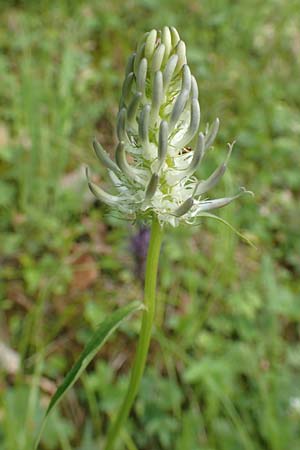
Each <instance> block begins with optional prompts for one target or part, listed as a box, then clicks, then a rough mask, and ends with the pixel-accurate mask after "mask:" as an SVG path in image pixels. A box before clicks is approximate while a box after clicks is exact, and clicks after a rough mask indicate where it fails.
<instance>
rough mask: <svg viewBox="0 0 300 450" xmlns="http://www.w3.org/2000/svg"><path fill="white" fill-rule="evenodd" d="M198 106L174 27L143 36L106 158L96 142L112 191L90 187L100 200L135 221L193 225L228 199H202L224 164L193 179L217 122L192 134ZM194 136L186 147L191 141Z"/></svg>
mask: <svg viewBox="0 0 300 450" xmlns="http://www.w3.org/2000/svg"><path fill="white" fill-rule="evenodd" d="M199 124H200V106H199V100H198V86H197V81H196V80H195V78H194V76H193V75H192V74H191V71H190V69H189V66H188V64H187V59H186V48H185V44H184V42H183V41H182V40H181V39H180V37H179V34H178V32H177V31H176V29H175V28H174V27H171V28H169V27H164V28H163V29H162V31H157V30H152V31H150V32H149V33H146V34H145V35H144V36H143V38H142V40H141V41H140V43H139V44H138V46H137V50H136V52H135V53H133V54H132V55H131V56H130V58H129V61H128V65H127V69H126V74H125V80H124V83H123V88H122V95H121V101H120V108H119V113H118V117H117V136H118V140H119V142H118V145H117V147H116V152H115V161H112V160H111V159H110V157H109V156H108V154H107V153H106V151H105V150H104V149H103V147H102V146H101V144H100V143H99V142H97V141H96V140H94V142H93V146H94V149H95V152H96V155H97V156H98V158H99V159H100V161H101V162H102V163H103V164H104V166H105V167H106V168H107V169H108V173H109V175H110V178H111V181H112V183H113V185H114V186H115V188H116V191H117V194H115V195H112V194H109V193H107V192H106V191H104V189H102V188H101V187H99V186H97V185H96V184H94V183H93V182H92V181H91V180H90V178H89V173H88V170H87V176H88V180H89V187H90V189H91V191H92V192H93V194H94V195H95V196H96V197H97V198H98V199H100V200H101V201H103V202H104V203H106V204H108V205H110V206H112V207H114V208H116V209H117V210H119V211H120V212H121V213H122V214H126V215H129V216H131V217H133V218H136V217H142V218H148V217H151V216H152V213H154V214H155V215H156V217H157V218H158V221H159V222H160V224H161V225H162V224H165V223H169V224H171V225H173V226H176V225H178V224H179V223H180V222H183V221H185V222H187V223H193V222H194V221H195V219H196V218H197V217H200V216H201V214H202V213H203V212H206V211H210V210H213V209H216V208H220V207H222V206H225V205H227V204H229V203H230V202H232V201H233V200H234V199H235V198H237V197H239V196H240V195H241V194H243V193H245V192H247V191H245V189H243V188H242V189H241V191H240V192H239V193H238V194H236V195H234V196H232V197H224V198H218V199H215V200H208V199H207V198H206V197H203V196H204V195H205V194H206V193H207V192H208V191H209V190H210V189H212V188H213V187H214V186H215V185H216V184H217V183H218V181H219V180H220V178H221V177H222V176H223V174H224V172H225V171H226V167H227V162H228V159H229V157H230V154H231V151H232V147H233V144H229V149H228V153H227V156H226V158H225V159H224V162H223V163H222V164H221V165H220V166H219V167H217V169H216V170H215V171H214V172H213V173H212V174H211V175H210V177H209V178H207V179H206V180H199V179H198V178H197V177H196V176H195V172H196V170H197V168H198V167H199V166H200V164H201V163H202V160H203V157H204V155H205V153H206V151H207V150H208V149H209V147H211V145H212V144H213V142H214V140H215V138H216V135H217V132H218V129H219V119H216V120H215V121H214V123H213V124H212V126H211V127H210V128H207V129H206V132H205V133H202V132H201V133H198V131H199ZM196 136H197V140H196V144H195V147H194V149H193V150H192V149H191V148H190V147H189V144H190V143H191V141H193V139H194V138H195V137H196Z"/></svg>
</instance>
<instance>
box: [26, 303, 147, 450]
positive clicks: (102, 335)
mask: <svg viewBox="0 0 300 450" xmlns="http://www.w3.org/2000/svg"><path fill="white" fill-rule="evenodd" d="M143 308H144V305H143V304H142V303H140V302H132V303H130V304H129V305H126V306H124V307H123V308H120V309H118V310H117V311H115V312H113V313H112V314H111V316H109V317H108V318H106V319H105V320H104V321H102V322H101V323H100V324H99V325H98V327H97V329H96V330H95V332H94V334H93V335H92V337H91V339H90V340H89V342H88V343H87V345H86V346H85V348H84V350H83V351H82V353H81V355H80V356H79V358H78V360H77V361H76V363H75V364H74V365H73V367H72V368H71V370H70V371H69V372H68V373H67V375H66V376H65V378H64V380H63V381H62V383H61V384H60V385H59V386H58V388H57V390H56V392H55V394H54V395H53V397H52V399H51V401H50V403H49V406H48V408H47V411H46V414H45V417H44V420H43V422H42V425H41V429H40V432H39V435H38V438H37V440H36V444H35V449H37V446H38V444H39V441H40V438H41V435H42V432H43V429H44V427H45V424H46V421H47V418H48V416H49V414H50V412H51V411H52V409H53V408H54V407H55V406H56V405H57V404H58V403H59V402H60V400H61V399H62V398H63V397H64V395H65V394H66V393H67V391H68V390H69V389H70V388H71V387H72V386H73V384H74V383H75V382H76V381H77V380H78V378H79V377H80V375H81V374H82V372H83V371H84V370H85V369H86V367H87V366H88V364H89V363H90V362H91V361H92V359H93V358H94V357H95V355H96V354H97V353H98V351H99V350H100V349H101V347H102V346H103V345H104V343H105V342H106V341H107V339H108V338H109V336H110V335H111V334H112V333H113V332H114V331H115V330H116V329H117V328H118V327H119V325H120V324H121V322H122V321H123V320H124V319H126V318H127V317H128V316H129V315H131V314H132V313H133V312H135V311H138V310H140V309H143Z"/></svg>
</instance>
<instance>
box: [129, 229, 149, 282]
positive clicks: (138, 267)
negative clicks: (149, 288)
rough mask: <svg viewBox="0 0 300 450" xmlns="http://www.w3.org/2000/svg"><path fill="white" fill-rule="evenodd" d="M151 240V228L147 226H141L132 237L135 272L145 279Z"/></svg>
mask: <svg viewBox="0 0 300 450" xmlns="http://www.w3.org/2000/svg"><path fill="white" fill-rule="evenodd" d="M149 240H150V229H149V228H148V227H146V226H142V227H140V228H139V230H138V232H137V233H136V234H135V235H134V236H132V238H131V251H132V253H133V256H134V260H135V273H136V275H137V277H138V278H139V279H140V280H141V281H143V280H144V273H145V263H146V257H147V250H148V244H149Z"/></svg>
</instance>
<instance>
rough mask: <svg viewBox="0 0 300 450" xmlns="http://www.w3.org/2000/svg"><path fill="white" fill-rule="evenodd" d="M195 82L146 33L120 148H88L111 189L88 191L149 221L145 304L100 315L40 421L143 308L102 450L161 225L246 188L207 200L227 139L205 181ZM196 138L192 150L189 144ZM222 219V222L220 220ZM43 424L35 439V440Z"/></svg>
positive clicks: (183, 63) (166, 35) (151, 303)
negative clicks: (111, 337)
mask: <svg viewBox="0 0 300 450" xmlns="http://www.w3.org/2000/svg"><path fill="white" fill-rule="evenodd" d="M199 124H200V106H199V101H198V86H197V82H196V80H195V78H194V77H193V76H192V75H191V71H190V69H189V66H188V65H187V59H186V49H185V44H184V42H183V41H182V40H181V39H180V37H179V35H178V33H177V31H176V29H175V28H174V27H171V28H169V27H164V28H163V29H162V30H161V31H156V30H152V31H150V32H149V33H146V34H145V35H144V36H143V38H142V40H141V42H140V43H139V44H138V46H137V50H136V53H133V54H132V55H131V57H130V58H129V62H128V65H127V69H126V74H125V80H124V83H123V88H122V96H121V101H120V108H119V113H118V117H117V136H118V141H119V142H118V145H117V148H116V152H115V160H114V161H113V160H112V159H111V158H110V157H109V155H108V154H107V153H106V151H105V150H104V149H103V147H102V146H101V144H100V143H98V142H97V141H96V140H94V142H93V146H94V150H95V152H96V155H97V157H98V158H99V160H100V161H101V162H102V164H103V165H104V166H105V167H106V168H107V169H108V173H109V176H110V178H111V181H112V183H113V185H114V186H115V189H116V191H117V194H109V193H108V192H106V191H105V190H104V189H103V188H102V187H100V186H97V185H96V184H95V183H93V182H92V181H91V179H90V176H89V171H88V169H87V177H88V184H89V187H90V190H91V191H92V193H93V194H94V195H95V196H96V197H97V198H98V199H100V200H101V201H103V202H104V203H106V204H107V205H109V206H111V207H113V208H115V209H117V210H118V211H119V212H121V213H122V214H125V215H126V216H129V217H132V218H133V219H135V218H142V219H145V220H148V221H150V220H151V235H150V241H149V246H148V252H147V261H146V270H145V289H144V302H143V303H142V304H141V303H139V302H133V303H131V304H129V305H126V306H125V307H123V308H121V309H120V310H117V311H115V312H114V313H113V314H112V315H111V316H110V317H108V318H106V319H105V320H104V321H103V322H102V323H101V324H100V325H99V327H98V328H97V330H96V331H95V333H94V335H93V336H92V338H91V340H90V341H89V342H88V344H87V346H86V347H85V349H84V350H83V352H82V354H81V355H80V357H79V359H78V360H77V362H76V363H75V364H74V366H73V367H72V369H71V370H70V371H69V373H68V374H67V376H66V377H65V379H64V381H63V382H62V384H61V385H60V386H59V387H58V389H57V391H56V393H55V394H54V396H53V397H52V399H51V401H50V404H49V406H48V409H47V412H46V416H45V419H44V422H43V426H44V424H45V420H46V418H47V416H48V414H49V413H50V411H51V410H52V409H53V407H54V406H55V405H56V404H57V403H58V402H59V401H60V399H61V398H62V396H63V395H64V394H65V393H66V391H67V390H68V389H69V388H70V387H71V386H72V384H73V383H74V382H75V381H76V380H77V378H78V377H79V376H80V374H81V373H82V371H83V370H84V369H85V367H86V366H87V365H88V364H89V362H90V361H91V360H92V358H93V357H94V356H95V354H96V353H97V351H98V350H99V349H100V348H101V346H102V345H103V344H104V342H105V341H106V339H107V338H108V337H109V335H110V334H111V333H112V332H113V331H114V330H115V329H116V328H117V327H118V326H119V324H120V323H121V321H122V320H124V318H126V317H128V316H129V315H130V314H131V313H133V312H134V311H138V310H141V309H142V310H143V313H142V323H141V329H140V333H139V340H138V344H137V350H136V355H135V359H134V362H133V368H132V371H131V376H130V381H129V386H128V389H127V393H126V395H125V398H124V400H123V402H122V404H121V407H120V409H119V412H118V414H117V415H116V417H115V418H114V419H113V421H112V425H111V427H110V429H109V432H108V436H107V441H106V444H105V447H104V450H113V448H114V447H115V443H116V440H117V439H118V437H119V435H120V431H121V429H122V426H123V425H124V423H125V421H126V419H127V417H128V415H129V413H130V410H131V407H132V405H133V403H134V400H135V398H136V395H137V393H138V389H139V386H140V382H141V379H142V376H143V372H144V369H145V365H146V360H147V354H148V349H149V345H150V340H151V332H152V326H153V322H154V318H155V308H156V295H155V291H156V279H157V269H158V262H159V254H160V247H161V240H162V232H163V228H164V225H166V224H171V225H173V226H177V225H178V224H179V223H180V222H187V223H194V222H195V221H196V220H197V218H199V217H201V216H210V217H214V218H217V216H214V215H212V214H210V213H209V212H208V211H211V210H213V209H216V208H220V207H223V206H225V205H228V204H229V203H230V202H232V201H233V200H234V199H236V198H237V197H239V196H240V195H242V194H243V193H247V192H248V191H246V190H245V189H243V188H242V189H241V191H240V192H239V193H238V194H236V195H234V196H231V197H224V198H218V199H215V200H210V199H207V198H206V197H205V195H206V193H207V192H208V191H209V190H210V189H212V188H213V187H214V186H215V185H216V184H217V183H218V181H219V180H220V178H221V177H222V176H223V174H224V172H225V170H226V167H227V162H228V159H229V157H230V154H231V151H232V146H233V144H229V149H228V153H227V156H226V157H225V159H224V161H223V163H222V164H221V165H220V166H219V167H217V168H216V170H215V171H214V172H213V173H212V174H211V175H210V177H208V178H207V179H206V180H199V179H198V178H197V177H196V175H195V173H196V170H197V168H198V167H199V166H200V164H201V162H202V160H203V157H204V155H205V153H206V151H207V150H208V149H209V148H210V147H211V146H212V144H213V142H214V140H215V138H216V135H217V132H218V128H219V120H218V119H216V120H215V121H214V123H213V124H212V126H211V127H210V128H207V129H206V131H205V133H202V132H200V133H199ZM194 138H196V144H195V146H194V149H192V148H191V147H190V146H189V144H190V143H191V142H192V141H193V140H194ZM219 220H221V221H223V219H221V218H219ZM43 426H42V428H41V430H40V434H39V437H38V439H37V441H36V447H35V448H37V445H38V442H39V439H40V436H41V433H42V429H43Z"/></svg>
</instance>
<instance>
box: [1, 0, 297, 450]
mask: <svg viewBox="0 0 300 450" xmlns="http://www.w3.org/2000/svg"><path fill="white" fill-rule="evenodd" d="M0 3H1V13H0V14H1V19H0V20H1V27H0V45H1V51H0V80H1V82H0V175H1V178H0V212H1V218H0V230H1V240H0V247H1V256H0V264H1V280H0V283H1V285H0V298H1V312H0V346H1V347H0V355H1V356H0V366H1V367H0V448H1V449H3V450H32V441H33V437H34V433H35V431H36V428H37V425H38V423H39V421H40V419H41V416H42V412H43V411H44V410H45V407H46V405H47V403H48V401H49V397H50V395H51V394H52V393H53V391H54V390H55V387H56V384H57V383H58V382H59V381H60V380H61V379H62V377H63V375H64V373H66V371H67V370H68V369H69V368H70V366H71V365H72V363H73V362H74V360H75V359H76V357H77V356H78V354H79V352H80V350H81V349H82V347H83V345H84V343H85V342H86V341H87V339H88V337H89V336H90V333H91V330H93V329H94V327H95V326H96V324H97V323H98V322H99V321H101V320H102V319H103V318H104V317H105V316H106V315H107V314H109V312H110V311H112V310H114V309H115V308H117V307H118V306H120V305H124V304H126V303H127V302H129V301H131V300H134V299H140V298H141V295H142V284H141V282H140V280H139V279H138V276H137V270H136V266H135V265H136V261H135V258H134V254H133V252H132V245H131V239H132V236H133V235H134V233H136V232H137V230H138V225H135V226H133V225H132V224H131V223H128V222H126V221H122V220H120V219H118V218H116V217H115V216H114V215H113V214H112V213H111V212H109V211H107V209H106V208H105V207H104V206H103V205H101V204H97V203H96V202H95V201H94V199H92V197H91V196H90V195H89V193H88V190H87V186H86V182H85V180H84V176H83V174H82V168H83V166H84V164H87V163H88V164H89V165H90V167H91V168H92V170H93V172H94V173H95V174H97V173H98V174H99V176H100V177H101V175H102V172H101V167H100V166H99V164H98V163H97V161H96V159H95V158H94V155H93V153H92V150H91V145H90V142H91V137H92V136H93V135H94V134H95V133H96V134H97V136H98V137H99V139H100V140H101V142H102V143H103V144H104V145H105V146H106V148H107V149H108V150H109V151H113V149H114V144H115V134H114V119H115V116H116V112H117V107H118V97H119V93H120V87H121V83H122V78H123V71H124V66H125V62H126V59H127V56H128V55H129V53H130V52H131V51H132V49H133V48H134V46H135V44H136V41H137V40H138V39H139V37H140V36H141V34H142V33H144V32H145V31H147V30H149V29H151V28H153V27H155V28H160V27H162V26H163V25H166V24H167V25H174V26H176V27H177V29H178V30H179V32H180V34H181V36H182V38H183V39H184V40H185V42H186V43H187V48H188V58H189V62H190V66H191V69H192V71H193V73H194V74H195V75H196V78H197V79H198V82H199V87H200V99H201V107H202V128H204V127H205V125H206V123H207V122H211V121H212V120H213V119H214V118H215V116H216V115H218V116H219V117H220V120H221V131H220V134H219V137H218V140H217V143H216V148H215V150H214V151H212V152H211V153H210V156H209V157H208V158H207V159H206V164H205V165H204V166H205V167H204V168H203V170H204V172H202V175H203V177H204V176H205V174H206V171H207V173H209V172H210V171H211V169H212V167H215V165H216V164H217V163H218V162H219V161H220V160H221V159H222V158H223V157H224V154H225V147H226V142H228V141H232V140H233V139H236V140H237V144H236V146H235V150H234V153H233V156H232V159H231V163H230V171H229V173H228V174H226V176H225V180H224V182H223V183H222V185H221V186H220V187H219V188H218V189H216V192H215V193H216V195H217V194H218V191H219V193H222V194H223V193H224V191H226V193H231V192H235V191H236V190H237V188H238V187H239V186H241V185H245V186H246V187H247V188H248V189H251V190H252V191H254V192H255V198H254V199H251V198H248V197H247V198H246V197H245V198H242V199H241V200H240V201H239V202H235V203H234V205H231V206H229V207H228V208H226V209H225V210H224V211H222V212H221V213H220V215H221V216H222V217H223V218H225V219H226V220H229V221H230V223H232V224H233V225H234V226H235V227H236V228H238V229H239V230H241V231H242V232H243V233H244V234H245V235H246V236H247V237H248V238H250V239H251V240H252V241H253V242H254V243H255V245H256V246H257V248H258V249H257V250H255V249H253V248H251V247H249V246H247V245H246V244H245V243H243V242H242V241H241V240H239V239H238V238H236V236H235V235H233V234H232V233H231V232H230V231H229V230H228V229H226V228H225V227H224V226H222V225H221V224H218V223H214V222H210V221H209V219H207V221H203V226H202V227H201V228H198V227H197V228H193V227H192V228H184V227H183V228H180V229H174V230H173V229H168V230H167V232H166V236H165V242H164V247H163V253H162V260H161V265H160V272H159V280H160V293H159V309H158V317H157V325H158V326H157V328H156V330H155V331H154V339H153V343H152V347H151V353H150V358H149V369H148V370H147V372H146V375H145V377H144V381H143V385H142V390H141V393H140V395H139V398H138V400H137V402H136V404H135V408H134V411H133V413H132V415H131V418H130V421H129V424H128V428H127V431H126V432H124V435H123V443H122V444H121V445H120V449H123V448H127V449H129V450H134V449H140V450H142V449H143V450H159V449H163V450H265V449H267V450H287V449H289V450H297V449H298V448H300V383H299V375H300V301H299V291H300V286H299V274H300V236H299V229H300V218H299V217H300V214H299V194H300V176H299V166H300V149H299V142H300V118H299V117H300V89H299V73H300V72H299V71H300V59H299V54H300V44H299V43H300V31H299V23H300V12H299V1H298V0H289V1H288V2H287V1H285V0H243V1H239V2H233V1H231V0H202V1H197V0H188V1H186V0H185V1H183V0H166V1H164V2H162V1H159V0H140V1H131V0H117V1H110V2H107V1H102V0H86V1H80V0H78V1H75V0H74V1H71V0H70V1H67V0H53V1H51V2H50V1H49V2H48V1H46V0H45V1H41V2H37V1H35V0H31V1H30V0H23V1H21V0H20V1H17V0H15V1H13V0H6V1H5V0H1V2H0ZM202 175H201V176H202ZM139 263H140V261H139ZM138 327H139V318H138V317H134V319H133V320H132V321H130V322H128V323H124V325H123V326H122V329H121V332H120V333H118V334H117V335H116V336H115V337H113V338H112V339H111V340H110V341H109V342H108V344H107V345H106V346H105V348H104V350H103V351H102V352H101V354H99V356H98V357H97V358H96V360H95V362H94V363H93V364H92V365H91V366H90V367H89V369H88V371H87V373H86V374H85V376H84V377H83V378H82V379H81V381H80V382H78V383H77V384H76V386H75V387H74V389H73V391H72V393H71V395H69V396H68V399H67V400H66V401H64V402H63V403H62V404H61V406H60V407H59V408H58V409H57V410H56V412H55V414H54V415H53V416H52V418H51V420H50V422H49V425H48V427H47V429H46V430H45V433H44V436H43V441H42V446H41V448H43V449H45V450H46V449H47V450H48V449H49V450H51V449H52V450H58V449H61V450H70V449H77V450H96V449H99V448H101V442H102V441H103V438H104V436H105V433H106V430H107V425H108V420H109V417H110V416H111V414H112V413H113V412H114V411H115V410H116V408H117V405H118V404H119V402H120V400H121V398H122V393H123V392H124V388H125V387H126V383H127V376H128V370H129V367H130V366H131V361H132V356H133V352H134V349H135V343H136V336H137V332H138ZM130 436H131V437H130Z"/></svg>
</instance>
